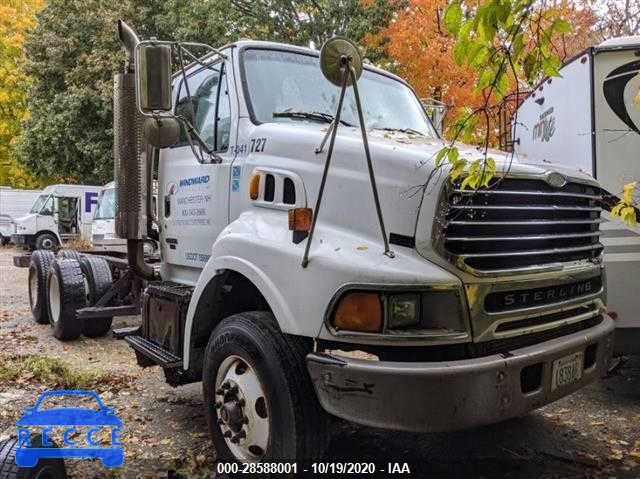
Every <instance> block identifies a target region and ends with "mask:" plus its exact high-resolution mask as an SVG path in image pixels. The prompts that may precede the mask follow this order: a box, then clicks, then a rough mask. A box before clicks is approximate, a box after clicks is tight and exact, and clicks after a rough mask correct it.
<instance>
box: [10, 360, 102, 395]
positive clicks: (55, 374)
mask: <svg viewBox="0 0 640 479" xmlns="http://www.w3.org/2000/svg"><path fill="white" fill-rule="evenodd" d="M19 378H25V379H28V380H29V381H38V382H41V383H43V384H46V385H47V386H52V387H57V388H61V389H90V388H91V387H95V386H96V385H98V384H100V383H103V382H105V379H106V380H107V382H113V378H112V377H111V376H110V375H103V374H99V373H97V372H85V371H79V370H77V369H73V368H72V367H71V366H69V365H68V364H67V363H65V362H64V361H61V360H60V359H58V358H52V357H49V356H41V355H35V354H31V355H28V356H20V357H14V358H4V359H0V382H10V381H15V380H17V379H19Z"/></svg>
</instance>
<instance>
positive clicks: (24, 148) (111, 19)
mask: <svg viewBox="0 0 640 479" xmlns="http://www.w3.org/2000/svg"><path fill="white" fill-rule="evenodd" d="M398 2H399V0H373V1H366V2H361V0H316V1H310V0H298V1H295V0H292V1H289V2H277V1H273V2H260V1H255V2H254V1H240V0H167V1H162V0H122V1H120V2H107V1H106V0H50V1H49V2H47V4H46V6H45V8H44V9H43V10H42V12H41V13H40V14H39V15H38V23H37V25H36V27H35V28H34V29H33V30H32V31H31V32H30V33H29V35H28V37H27V40H26V43H25V49H26V55H27V63H26V67H25V71H26V73H27V74H28V75H29V76H30V77H31V78H32V83H31V88H30V90H29V110H30V112H31V116H30V118H29V119H28V120H27V121H26V122H25V124H24V130H23V135H22V137H21V141H20V145H19V153H20V159H21V162H22V164H24V165H25V166H27V167H28V168H30V169H32V170H34V171H36V172H38V173H39V174H45V175H50V176H51V175H61V176H65V177H72V178H74V179H75V180H77V181H81V182H83V183H102V182H106V181H108V180H110V179H111V178H112V177H113V154H112V145H113V139H112V136H113V120H112V116H113V111H112V81H113V80H112V78H113V74H114V72H116V71H118V70H120V69H121V68H122V61H123V53H122V50H121V46H120V44H119V42H118V38H117V34H116V26H115V25H116V20H117V19H120V18H121V19H124V20H126V21H127V22H128V23H129V24H130V25H132V26H133V27H134V28H135V29H136V30H137V31H138V33H139V35H140V36H141V37H142V38H149V37H151V36H155V37H158V38H162V39H168V40H195V41H201V42H205V43H209V44H212V45H221V44H223V43H226V42H228V41H231V40H236V39H238V38H240V37H251V38H255V39H264V40H278V41H286V42H290V43H297V44H306V43H308V42H309V41H310V40H313V41H315V42H317V43H319V42H321V41H323V40H324V39H326V38H328V37H330V36H332V35H333V34H336V33H342V34H345V35H348V36H350V37H352V38H354V39H355V40H360V39H361V38H362V37H363V36H364V34H365V33H367V32H370V31H375V30H376V29H378V28H380V27H382V26H384V24H385V23H386V22H387V21H388V19H389V18H390V17H391V13H392V12H393V10H394V9H395V8H396V7H397V5H398V4H399V3H398Z"/></svg>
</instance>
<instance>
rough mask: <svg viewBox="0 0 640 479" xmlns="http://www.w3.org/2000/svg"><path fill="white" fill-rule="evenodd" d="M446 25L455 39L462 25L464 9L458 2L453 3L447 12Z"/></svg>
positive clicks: (445, 16)
mask: <svg viewBox="0 0 640 479" xmlns="http://www.w3.org/2000/svg"><path fill="white" fill-rule="evenodd" d="M444 24H445V26H446V27H447V30H449V32H451V34H452V35H453V36H454V37H457V36H458V33H459V32H460V25H461V24H462V7H461V6H460V3H458V2H457V1H454V2H451V3H450V4H449V6H448V7H447V9H446V10H445V12H444Z"/></svg>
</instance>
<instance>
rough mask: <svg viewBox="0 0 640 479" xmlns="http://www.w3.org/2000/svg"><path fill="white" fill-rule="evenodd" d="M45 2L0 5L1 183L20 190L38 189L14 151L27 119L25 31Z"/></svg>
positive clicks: (15, 0) (24, 0)
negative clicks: (23, 67) (22, 68)
mask: <svg viewBox="0 0 640 479" xmlns="http://www.w3.org/2000/svg"><path fill="white" fill-rule="evenodd" d="M43 3H44V0H3V2H2V3H1V4H0V184H2V185H6V184H8V185H11V186H15V187H19V188H25V187H26V188H28V187H33V186H35V182H34V181H33V179H32V178H31V175H29V174H28V172H27V171H25V170H24V169H22V168H21V167H20V166H18V163H17V162H16V160H15V157H14V155H13V151H14V148H15V145H16V142H17V139H18V135H19V134H20V129H21V126H20V123H21V122H22V121H23V120H25V119H26V118H27V116H28V113H27V86H28V78H27V76H26V75H25V74H24V73H23V72H22V70H21V67H22V64H23V62H24V53H23V50H22V47H23V44H24V38H25V32H26V30H27V29H28V28H31V27H33V26H34V25H35V23H36V17H35V14H36V12H37V11H38V10H40V8H42V5H43Z"/></svg>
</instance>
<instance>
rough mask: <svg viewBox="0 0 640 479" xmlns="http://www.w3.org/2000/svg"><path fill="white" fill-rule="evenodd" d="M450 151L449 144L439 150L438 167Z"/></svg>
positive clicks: (437, 156)
mask: <svg viewBox="0 0 640 479" xmlns="http://www.w3.org/2000/svg"><path fill="white" fill-rule="evenodd" d="M448 153H449V147H448V146H445V147H444V148H443V149H442V150H440V151H439V152H438V154H437V155H436V167H438V166H440V165H441V164H442V160H443V159H444V157H445V155H447V154H448Z"/></svg>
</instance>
